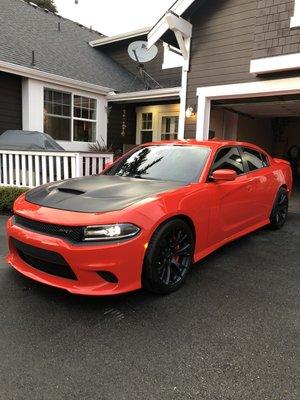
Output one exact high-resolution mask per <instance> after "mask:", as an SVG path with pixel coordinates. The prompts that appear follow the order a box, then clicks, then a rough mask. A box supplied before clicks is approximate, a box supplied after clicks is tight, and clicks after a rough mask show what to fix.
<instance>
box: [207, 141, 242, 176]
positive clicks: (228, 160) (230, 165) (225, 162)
mask: <svg viewBox="0 0 300 400" xmlns="http://www.w3.org/2000/svg"><path fill="white" fill-rule="evenodd" d="M218 169H232V170H234V171H235V172H236V173H237V174H238V175H241V174H243V173H244V172H245V171H244V165H243V161H242V158H241V155H240V153H239V150H238V148H237V147H224V148H223V149H221V150H219V152H218V154H217V157H216V159H215V161H214V163H213V166H212V172H214V171H217V170H218Z"/></svg>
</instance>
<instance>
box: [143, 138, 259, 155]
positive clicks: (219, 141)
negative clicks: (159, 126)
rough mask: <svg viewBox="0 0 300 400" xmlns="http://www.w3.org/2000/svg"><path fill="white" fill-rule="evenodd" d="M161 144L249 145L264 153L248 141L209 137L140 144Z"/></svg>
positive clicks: (215, 146)
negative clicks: (209, 138)
mask: <svg viewBox="0 0 300 400" xmlns="http://www.w3.org/2000/svg"><path fill="white" fill-rule="evenodd" d="M150 145H151V146H153V145H155V146H162V145H173V146H206V147H210V148H211V149H213V150H217V149H219V148H221V147H224V146H242V147H251V148H253V149H256V150H258V151H260V152H263V153H266V152H265V151H264V150H263V149H262V148H260V147H259V146H257V145H255V144H253V143H248V142H239V141H236V140H222V139H211V140H196V139H186V140H165V141H160V142H149V143H143V144H142V146H150Z"/></svg>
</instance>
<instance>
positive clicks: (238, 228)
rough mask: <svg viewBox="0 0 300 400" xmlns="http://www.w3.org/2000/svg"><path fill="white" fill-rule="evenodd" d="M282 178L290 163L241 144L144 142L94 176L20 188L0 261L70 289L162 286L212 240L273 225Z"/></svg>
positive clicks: (180, 279)
mask: <svg viewBox="0 0 300 400" xmlns="http://www.w3.org/2000/svg"><path fill="white" fill-rule="evenodd" d="M291 187H292V173H291V169H290V166H289V163H288V162H287V161H285V160H281V159H276V158H272V157H271V156H270V155H269V154H267V153H266V152H265V151H264V150H262V149H260V148H259V147H257V146H255V145H252V144H249V143H241V142H228V141H203V142H198V141H195V140H192V141H189V140H188V141H174V142H159V143H147V144H143V145H141V146H139V147H137V148H135V149H134V150H132V151H131V152H129V153H127V154H125V155H124V156H123V157H122V158H120V159H119V160H117V161H116V162H115V163H114V164H112V165H111V166H109V167H108V168H107V169H106V170H105V171H103V173H102V174H100V175H94V176H89V177H83V178H75V179H69V180H65V181H60V182H54V183H50V184H47V185H43V186H40V187H38V188H35V189H32V190H30V191H29V192H27V193H26V194H23V195H22V196H20V197H19V198H18V199H17V201H16V202H15V205H14V215H13V217H12V218H10V219H9V221H8V223H7V237H8V242H9V254H8V256H7V261H8V263H9V264H10V265H11V266H12V267H14V268H15V269H16V270H18V271H19V272H20V273H22V274H24V275H26V276H27V277H29V278H32V279H34V280H36V281H39V282H42V283H45V284H48V285H52V286H55V287H58V288H63V289H66V290H68V291H69V292H71V293H76V294H84V295H112V294H119V293H124V292H129V291H132V290H136V289H139V288H141V287H143V288H145V289H147V290H150V291H153V292H156V293H161V294H165V293H170V292H172V291H174V290H176V289H178V288H179V287H181V286H182V284H183V283H184V281H185V279H186V277H187V274H188V272H189V270H190V268H191V266H192V264H193V263H194V262H197V261H199V260H201V259H202V258H203V257H205V256H206V255H208V254H209V253H211V252H213V251H214V250H216V249H217V248H219V247H220V246H222V245H224V244H226V243H228V242H230V241H232V240H235V239H237V238H239V237H241V236H243V235H246V234H247V233H249V232H251V231H254V230H255V229H258V228H260V227H262V226H264V225H268V224H269V225H270V227H271V228H273V229H279V228H281V227H282V226H283V225H284V223H285V221H286V219H287V214H288V203H289V196H290V193H291ZM254 251H255V250H254Z"/></svg>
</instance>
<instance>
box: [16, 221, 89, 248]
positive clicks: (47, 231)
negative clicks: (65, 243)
mask: <svg viewBox="0 0 300 400" xmlns="http://www.w3.org/2000/svg"><path fill="white" fill-rule="evenodd" d="M14 218H15V220H14V222H15V224H16V225H19V226H21V227H22V228H25V229H30V230H32V231H35V232H39V233H43V234H44V235H49V236H58V237H63V238H65V239H67V240H70V241H71V242H81V241H82V238H83V230H84V228H83V227H81V226H64V225H53V224H47V223H45V222H39V221H34V220H32V219H28V218H24V217H21V216H20V215H15V217H14Z"/></svg>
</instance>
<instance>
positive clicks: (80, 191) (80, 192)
mask: <svg viewBox="0 0 300 400" xmlns="http://www.w3.org/2000/svg"><path fill="white" fill-rule="evenodd" d="M57 190H58V191H60V192H62V193H68V194H75V195H78V196H79V195H80V194H84V193H85V192H84V191H82V190H77V189H69V188H64V187H61V188H57Z"/></svg>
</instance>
